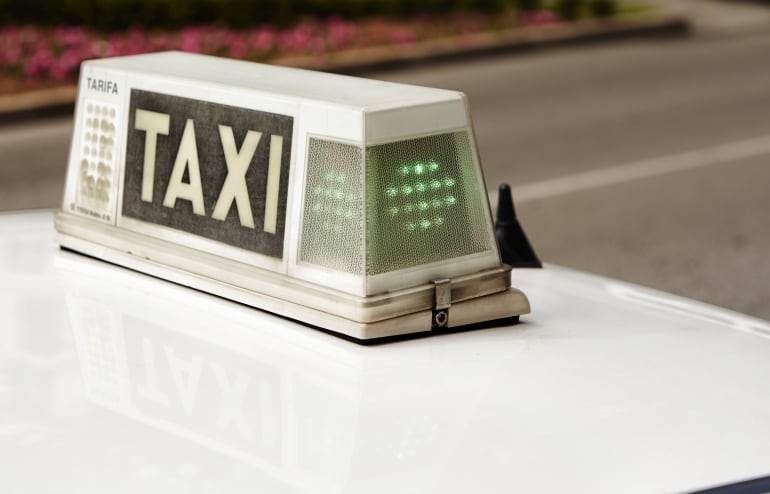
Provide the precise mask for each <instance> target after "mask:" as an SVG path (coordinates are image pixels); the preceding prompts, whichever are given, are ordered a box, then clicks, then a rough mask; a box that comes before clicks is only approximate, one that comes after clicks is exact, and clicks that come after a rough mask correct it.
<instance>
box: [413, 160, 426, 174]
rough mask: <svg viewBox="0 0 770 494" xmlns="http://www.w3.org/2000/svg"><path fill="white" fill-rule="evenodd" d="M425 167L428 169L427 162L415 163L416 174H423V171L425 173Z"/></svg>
mask: <svg viewBox="0 0 770 494" xmlns="http://www.w3.org/2000/svg"><path fill="white" fill-rule="evenodd" d="M425 169H426V166H425V163H421V162H419V161H418V162H417V163H415V165H414V174H415V175H422V174H423V173H425Z"/></svg>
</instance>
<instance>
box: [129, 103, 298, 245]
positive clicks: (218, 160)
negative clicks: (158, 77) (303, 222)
mask: <svg viewBox="0 0 770 494" xmlns="http://www.w3.org/2000/svg"><path fill="white" fill-rule="evenodd" d="M293 123H294V119H293V117H291V116H288V115H280V114H276V113H269V112H263V111H259V110H254V109H249V108H240V107H235V106H228V105H223V104H219V103H213V102H210V101H202V100H196V99H191V98H183V97H180V96H172V95H169V94H160V93H153V92H149V91H143V90H137V89H132V90H131V99H130V105H129V118H128V127H127V129H126V132H127V141H126V160H125V163H126V165H125V170H124V182H123V198H122V210H121V215H122V216H123V217H130V218H133V219H138V220H141V221H144V222H149V223H153V224H156V225H161V226H165V227H169V228H173V229H175V230H180V231H183V232H186V233H192V234H194V235H197V236H201V237H206V238H209V239H212V240H214V241H217V242H223V243H227V244H230V245H233V246H236V247H240V248H244V249H248V250H251V251H254V252H257V253H259V254H265V255H268V256H272V257H278V258H280V257H282V256H283V236H284V230H285V222H286V198H287V195H288V176H289V163H290V161H291V140H292V130H293Z"/></svg>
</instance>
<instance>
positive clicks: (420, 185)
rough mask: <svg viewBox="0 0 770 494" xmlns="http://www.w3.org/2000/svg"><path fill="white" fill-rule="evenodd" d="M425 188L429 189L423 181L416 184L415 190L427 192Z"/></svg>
mask: <svg viewBox="0 0 770 494" xmlns="http://www.w3.org/2000/svg"><path fill="white" fill-rule="evenodd" d="M425 189H427V187H426V186H425V184H424V183H422V182H417V183H416V184H414V190H416V191H417V192H425Z"/></svg>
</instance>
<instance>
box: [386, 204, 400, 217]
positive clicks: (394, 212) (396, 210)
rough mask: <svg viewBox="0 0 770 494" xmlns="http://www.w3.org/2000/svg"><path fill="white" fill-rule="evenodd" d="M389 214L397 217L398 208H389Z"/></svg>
mask: <svg viewBox="0 0 770 494" xmlns="http://www.w3.org/2000/svg"><path fill="white" fill-rule="evenodd" d="M388 213H390V215H391V216H395V215H397V214H398V208H397V207H396V206H393V207H391V208H388Z"/></svg>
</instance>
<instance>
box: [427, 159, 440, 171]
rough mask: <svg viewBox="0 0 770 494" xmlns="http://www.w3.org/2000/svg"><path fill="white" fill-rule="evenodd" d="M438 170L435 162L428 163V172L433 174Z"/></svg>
mask: <svg viewBox="0 0 770 494" xmlns="http://www.w3.org/2000/svg"><path fill="white" fill-rule="evenodd" d="M438 169H439V166H438V163H436V162H435V161H432V160H431V161H428V170H430V171H432V172H435V171H437V170H438Z"/></svg>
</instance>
